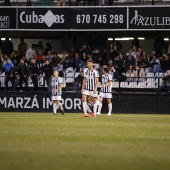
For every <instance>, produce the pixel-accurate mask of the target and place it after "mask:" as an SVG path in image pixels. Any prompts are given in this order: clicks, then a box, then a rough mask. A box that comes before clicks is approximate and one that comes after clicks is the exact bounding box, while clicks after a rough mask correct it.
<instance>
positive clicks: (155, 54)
mask: <svg viewBox="0 0 170 170" xmlns="http://www.w3.org/2000/svg"><path fill="white" fill-rule="evenodd" d="M153 56H156V57H158V56H157V53H156V50H152V53H151V55H150V56H149V63H150V62H151V61H152V60H153Z"/></svg>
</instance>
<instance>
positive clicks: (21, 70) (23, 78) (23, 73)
mask: <svg viewBox="0 0 170 170" xmlns="http://www.w3.org/2000/svg"><path fill="white" fill-rule="evenodd" d="M28 76H29V71H28V66H27V64H26V63H25V61H24V59H23V58H21V59H20V63H19V64H18V71H17V75H16V77H17V79H18V84H19V86H20V90H22V91H23V87H22V85H23V83H25V91H27V87H28Z"/></svg>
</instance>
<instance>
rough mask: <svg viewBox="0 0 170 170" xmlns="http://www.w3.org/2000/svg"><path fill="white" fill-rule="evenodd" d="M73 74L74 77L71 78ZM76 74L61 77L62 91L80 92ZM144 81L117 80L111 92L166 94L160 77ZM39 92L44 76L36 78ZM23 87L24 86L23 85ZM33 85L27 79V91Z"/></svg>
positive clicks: (1, 79)
mask: <svg viewBox="0 0 170 170" xmlns="http://www.w3.org/2000/svg"><path fill="white" fill-rule="evenodd" d="M73 74H74V76H73ZM77 76H78V73H67V74H66V75H65V77H63V78H62V79H63V91H67V92H80V90H81V89H80V87H79V85H78V84H79V83H78V81H77ZM141 79H143V80H144V81H138V79H137V78H131V79H129V78H126V79H125V80H123V81H122V80H119V81H114V82H112V90H113V93H115V94H150V93H152V94H160V93H166V92H167V89H166V87H165V86H163V85H164V84H163V83H164V82H163V80H162V75H160V76H159V75H158V76H154V77H144V78H141ZM8 86H9V87H11V86H12V84H11V82H8ZM14 86H15V90H16V91H20V90H21V89H20V87H19V84H18V80H17V79H15V83H14ZM38 86H39V91H47V84H46V82H45V79H44V76H40V77H38ZM23 87H25V84H23ZM33 88H34V85H33V83H32V79H31V77H28V88H27V91H33ZM100 88H101V82H99V84H98V91H100ZM4 90H5V76H4V75H3V76H0V91H4Z"/></svg>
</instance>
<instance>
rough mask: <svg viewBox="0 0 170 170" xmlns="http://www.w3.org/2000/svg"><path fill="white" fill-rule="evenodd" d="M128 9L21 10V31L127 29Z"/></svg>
mask: <svg viewBox="0 0 170 170" xmlns="http://www.w3.org/2000/svg"><path fill="white" fill-rule="evenodd" d="M126 14H127V9H126V8H19V9H18V28H19V29H66V30H77V29H78V30H79V29H80V30H81V29H83V30H84V29H86V30H89V29H98V30H100V29H126V26H127V21H126V18H127V17H126Z"/></svg>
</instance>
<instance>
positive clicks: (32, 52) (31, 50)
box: [25, 45, 37, 63]
mask: <svg viewBox="0 0 170 170" xmlns="http://www.w3.org/2000/svg"><path fill="white" fill-rule="evenodd" d="M35 49H36V48H35V46H34V45H32V46H31V47H30V48H29V49H28V50H27V52H26V56H25V58H26V60H27V62H28V63H29V62H30V59H31V58H35V59H36V58H37V54H36V51H35Z"/></svg>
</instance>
